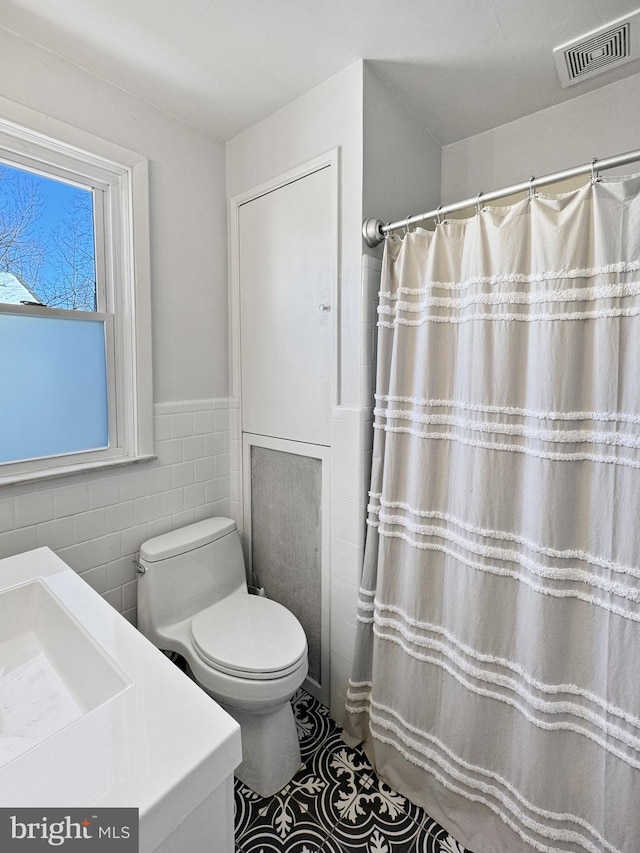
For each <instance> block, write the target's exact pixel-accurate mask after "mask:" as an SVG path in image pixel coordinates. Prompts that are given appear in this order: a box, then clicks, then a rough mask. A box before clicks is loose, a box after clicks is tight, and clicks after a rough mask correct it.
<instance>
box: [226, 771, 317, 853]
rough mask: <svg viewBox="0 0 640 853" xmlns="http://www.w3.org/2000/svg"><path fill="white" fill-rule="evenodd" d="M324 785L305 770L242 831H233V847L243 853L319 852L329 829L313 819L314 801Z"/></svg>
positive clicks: (268, 802)
mask: <svg viewBox="0 0 640 853" xmlns="http://www.w3.org/2000/svg"><path fill="white" fill-rule="evenodd" d="M325 786H326V783H324V782H322V781H321V780H320V779H317V778H315V777H313V776H311V775H310V774H309V773H307V772H306V770H303V771H302V772H301V773H299V774H297V775H296V776H295V777H294V778H293V779H292V780H291V782H290V783H289V784H288V785H285V787H284V788H283V789H282V790H281V791H278V793H277V794H274V796H273V797H271V798H270V799H269V800H268V801H267V803H266V805H264V806H263V807H261V808H260V809H259V811H258V814H257V817H256V818H255V819H254V820H253V822H252V823H251V825H250V826H249V827H248V829H247V830H246V831H245V832H242V831H240V830H239V829H237V830H236V844H237V846H239V847H240V848H241V849H242V851H244V853H251V851H254V850H256V851H258V850H261V849H263V850H264V851H265V853H267V851H270V850H277V851H291V853H294V851H296V853H297V851H299V850H300V851H301V850H302V849H303V848H307V849H308V850H319V849H320V847H321V846H322V844H323V843H324V842H325V841H326V839H327V837H328V835H329V833H330V828H328V827H326V826H323V825H322V824H320V823H318V822H317V821H316V820H315V819H314V817H313V811H314V809H312V808H311V806H312V804H313V801H314V800H315V799H316V798H317V796H318V795H319V794H320V793H321V791H322V789H323V788H324V787H325Z"/></svg>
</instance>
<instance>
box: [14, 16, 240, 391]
mask: <svg viewBox="0 0 640 853" xmlns="http://www.w3.org/2000/svg"><path fill="white" fill-rule="evenodd" d="M0 96H4V97H5V98H7V99H9V100H10V101H15V102H18V104H21V105H25V106H27V107H30V108H31V109H33V110H35V111H36V112H37V114H38V115H36V116H35V117H34V121H36V122H37V125H38V126H37V128H36V129H37V130H40V131H42V132H43V133H47V132H49V133H51V134H52V135H53V133H54V129H53V128H52V126H54V127H55V124H56V120H60V121H62V122H65V123H67V124H69V125H71V126H73V127H76V128H79V129H81V130H83V131H87V132H89V133H91V134H94V135H96V136H99V137H102V138H103V139H108V140H110V141H112V142H115V143H117V144H119V145H122V146H124V147H126V148H130V149H132V150H134V151H137V152H138V153H140V154H142V155H144V156H146V157H147V158H148V159H149V175H150V179H149V180H150V190H149V192H150V204H151V272H152V282H151V286H152V311H153V338H154V340H153V343H154V358H153V361H154V377H153V378H154V399H155V400H156V401H157V402H169V401H175V400H182V399H187V400H195V399H203V398H212V397H226V396H227V393H228V385H227V381H228V362H227V350H228V346H227V307H226V293H227V279H226V251H227V248H226V247H227V243H226V240H227V230H226V202H225V174H224V146H223V145H222V143H220V142H217V141H215V140H213V139H211V138H209V137H208V136H205V135H204V134H203V133H200V132H199V131H196V130H194V129H193V128H191V127H189V126H187V125H186V124H184V123H182V122H179V121H177V120H175V119H172V118H171V117H170V116H168V115H166V114H165V113H162V112H160V111H159V110H157V109H155V108H154V107H151V106H149V105H148V104H146V103H144V102H143V101H141V100H139V99H137V98H134V97H132V96H130V95H128V94H126V93H124V92H122V91H121V90H119V89H116V88H115V87H113V86H111V85H109V84H107V83H105V82H104V81H102V80H100V79H98V78H97V77H95V76H93V75H90V74H87V73H85V72H83V71H80V70H79V69H78V68H76V67H75V66H73V65H71V64H70V63H68V62H66V61H65V60H63V59H61V58H59V57H57V56H55V55H53V54H51V53H48V52H47V51H44V50H41V49H40V48H38V47H36V46H34V45H33V44H31V43H30V42H28V41H25V40H23V39H21V38H18V37H17V36H14V35H12V34H10V33H8V32H7V31H5V30H1V29H0ZM18 111H19V110H18V108H16V113H17V112H18ZM11 112H12V110H11V109H10V107H9V108H8V109H5V110H4V111H3V114H4V117H6V118H8V119H12V118H13V116H12V115H11V114H7V113H11Z"/></svg>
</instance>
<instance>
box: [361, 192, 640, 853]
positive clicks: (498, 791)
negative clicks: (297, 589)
mask: <svg viewBox="0 0 640 853" xmlns="http://www.w3.org/2000/svg"><path fill="white" fill-rule="evenodd" d="M639 193H640V177H632V178H625V179H622V180H620V179H607V178H603V179H601V180H600V181H597V182H595V183H591V184H589V185H587V186H585V187H582V188H581V189H579V190H576V191H572V192H569V193H566V194H562V195H536V196H535V197H533V198H526V199H524V200H523V201H520V202H518V203H516V204H514V205H512V206H509V207H495V208H484V209H482V210H481V211H480V212H479V213H477V215H475V216H474V217H472V218H470V219H468V220H460V221H456V220H451V221H448V222H446V223H442V224H440V225H439V226H438V227H437V228H436V230H435V232H427V231H424V230H420V229H418V230H417V231H415V232H413V233H409V234H405V235H403V236H396V237H392V238H388V239H387V241H386V248H385V255H384V261H383V273H382V285H381V294H380V307H379V324H378V326H379V329H378V376H377V390H376V408H375V422H374V426H375V436H374V451H373V468H372V480H371V495H370V506H369V512H368V522H367V523H368V528H367V544H366V554H365V565H364V570H363V578H362V588H361V591H360V600H359V611H358V634H357V643H356V659H355V662H354V667H353V673H352V680H351V683H350V688H349V692H348V697H347V712H348V713H347V714H346V717H347V722H346V726H345V739H346V740H347V742H349V743H351V744H355V743H359V742H364V746H365V750H366V752H367V754H368V756H369V758H370V760H371V761H372V762H373V764H374V767H375V769H376V770H377V771H378V773H379V774H380V775H381V777H382V778H383V779H385V780H386V781H387V782H388V783H389V784H390V785H391V786H392V787H393V788H395V789H396V790H397V791H399V792H401V793H403V794H405V795H407V796H408V797H409V798H410V799H411V800H413V801H414V802H416V803H417V804H419V805H421V806H423V807H424V808H425V809H426V810H427V812H428V813H429V814H430V815H431V816H432V817H433V818H435V819H436V820H437V821H439V822H440V823H441V824H442V825H443V826H444V827H445V828H447V829H448V830H449V832H451V833H452V835H454V836H455V837H456V838H457V839H458V840H459V841H460V842H461V843H463V844H464V845H465V846H466V847H467V848H469V849H470V850H472V851H474V853H520V851H531V850H535V851H579V853H582V852H583V851H590V853H602V851H607V853H638V852H639V851H640V318H639V316H638V315H640V195H639Z"/></svg>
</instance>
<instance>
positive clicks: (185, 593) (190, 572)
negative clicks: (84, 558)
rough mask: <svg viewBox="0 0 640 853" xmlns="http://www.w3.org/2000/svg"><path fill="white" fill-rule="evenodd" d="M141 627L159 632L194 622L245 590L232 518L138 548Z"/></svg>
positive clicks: (177, 532) (190, 528) (149, 634)
mask: <svg viewBox="0 0 640 853" xmlns="http://www.w3.org/2000/svg"><path fill="white" fill-rule="evenodd" d="M140 567H141V571H142V573H141V574H139V575H138V627H139V628H140V630H141V631H142V633H143V634H145V635H146V636H147V637H149V639H151V640H152V641H153V640H154V635H155V634H156V632H157V631H158V630H160V631H162V629H163V628H165V627H166V626H170V625H175V624H176V623H177V622H181V621H182V620H183V619H187V618H190V617H191V616H193V615H194V613H197V612H198V611H200V610H203V609H204V608H205V607H208V606H209V605H210V604H214V603H215V602H216V601H219V600H220V599H221V598H225V597H226V596H227V595H230V594H231V593H232V592H236V591H239V590H241V589H243V588H244V590H245V591H246V587H247V581H246V576H245V568H244V558H243V556H242V546H241V544H240V534H239V533H238V530H237V528H236V524H235V522H234V521H232V520H231V519H230V518H208V519H205V520H204V521H198V522H197V523H196V524H189V525H187V526H186V527H181V528H179V529H178V530H173V531H171V532H170V533H163V534H162V535H161V536H156V537H154V538H153V539H148V540H147V541H146V542H144V543H143V544H142V546H141V547H140Z"/></svg>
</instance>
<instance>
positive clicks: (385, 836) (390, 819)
mask: <svg viewBox="0 0 640 853" xmlns="http://www.w3.org/2000/svg"><path fill="white" fill-rule="evenodd" d="M423 819H424V813H423V812H422V810H421V809H419V808H418V807H417V806H415V805H413V803H411V802H409V800H407V799H406V797H403V796H401V795H400V794H397V793H396V792H395V791H392V790H391V788H389V787H388V786H387V785H385V783H384V782H382V781H380V780H378V779H377V778H376V777H375V775H373V776H371V777H369V778H368V779H367V780H365V782H364V784H363V785H361V787H359V788H358V790H357V792H356V794H355V796H354V797H353V798H352V799H351V800H350V802H349V803H348V804H347V805H346V806H345V808H344V810H343V813H342V816H341V819H340V820H339V821H338V823H337V824H336V826H335V829H334V831H333V833H332V838H333V839H335V840H336V841H337V843H338V844H339V845H340V847H341V848H342V849H343V850H345V851H349V853H356V851H357V853H410V851H411V853H413V851H415V849H416V844H417V841H418V838H419V835H420V827H421V824H422V823H423Z"/></svg>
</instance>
